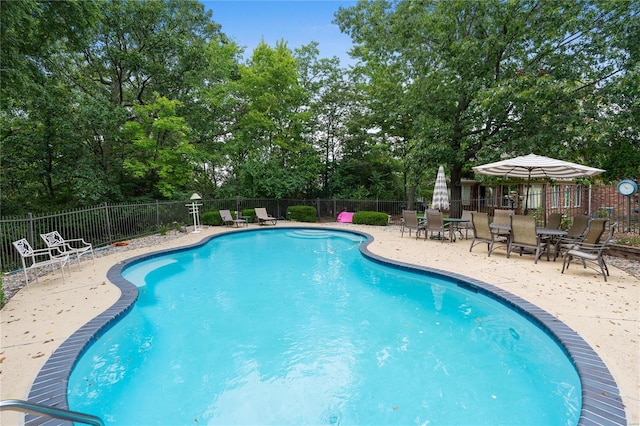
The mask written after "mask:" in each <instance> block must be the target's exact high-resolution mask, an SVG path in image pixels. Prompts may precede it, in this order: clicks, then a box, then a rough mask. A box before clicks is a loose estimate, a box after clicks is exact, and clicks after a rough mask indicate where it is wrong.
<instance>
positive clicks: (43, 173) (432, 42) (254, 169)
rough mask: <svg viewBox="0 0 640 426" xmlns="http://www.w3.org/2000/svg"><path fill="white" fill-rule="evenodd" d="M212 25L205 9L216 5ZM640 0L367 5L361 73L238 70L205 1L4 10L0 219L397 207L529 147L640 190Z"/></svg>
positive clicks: (356, 9) (345, 13) (262, 62)
mask: <svg viewBox="0 0 640 426" xmlns="http://www.w3.org/2000/svg"><path fill="white" fill-rule="evenodd" d="M213 8H214V11H215V5H214V6H213ZM639 11H640V5H639V4H638V1H637V0H618V1H610V0H558V1H554V2H539V1H534V0H511V1H502V0H486V1H481V2H470V1H465V0H449V1H446V2H444V1H435V0H401V1H382V0H366V1H360V2H358V3H357V4H355V5H354V6H353V7H349V8H343V9H340V10H339V11H338V13H337V14H336V15H335V21H336V23H337V24H338V25H339V26H340V28H341V29H342V30H343V31H344V32H346V33H348V34H349V35H351V37H352V39H353V42H354V48H353V51H352V55H353V57H354V58H355V59H356V60H357V63H356V65H355V66H353V67H351V68H349V69H345V68H343V67H342V66H341V64H340V62H339V60H338V59H337V58H321V57H320V55H319V50H318V45H317V43H315V42H310V43H309V44H308V45H306V46H302V47H300V48H298V49H296V50H295V51H291V50H290V49H289V48H288V46H287V43H286V41H285V40H282V41H280V42H278V43H276V45H275V46H268V45H266V44H265V43H262V44H261V45H259V46H258V47H257V48H256V49H255V50H254V51H253V52H251V55H250V56H249V58H248V59H247V60H243V59H242V58H241V54H242V50H241V49H240V47H239V46H237V45H236V44H235V43H234V42H232V41H230V39H229V38H228V37H227V35H226V34H224V33H223V32H222V28H221V27H220V25H219V24H217V23H216V22H215V21H214V20H213V18H212V16H214V15H213V14H212V13H211V11H207V10H205V8H204V6H203V5H202V4H201V3H199V2H197V1H196V0H163V1H155V0H142V1H127V0H115V1H112V0H98V1H95V2H86V1H77V0H69V1H64V2H59V1H35V0H22V1H4V2H0V12H1V13H0V21H1V22H0V23H1V26H0V52H1V55H2V57H1V59H2V61H1V65H0V96H1V97H0V102H1V105H0V107H1V108H0V189H1V191H0V202H1V207H2V214H4V215H6V214H14V213H15V214H17V213H22V212H27V211H32V212H35V211H43V210H50V209H55V208H58V209H59V208H73V207H76V206H83V205H87V204H96V203H99V202H104V201H110V202H114V201H124V200H133V199H135V200H139V199H153V198H156V199H179V198H184V197H185V195H188V194H189V193H190V192H192V191H197V192H198V193H200V194H202V195H203V196H205V197H222V196H244V197H274V198H286V197H291V198H295V197H316V196H325V197H330V196H336V197H345V198H406V199H407V201H409V202H412V201H413V199H414V194H415V195H417V196H420V195H423V196H424V195H425V194H428V192H429V191H430V190H431V188H432V187H433V179H434V177H435V170H436V169H437V166H438V165H440V164H444V165H445V166H446V167H447V169H448V171H449V174H450V176H451V181H452V183H453V185H452V198H453V199H460V198H461V197H460V195H461V194H460V181H461V179H462V178H464V177H471V176H472V175H471V167H472V166H473V165H476V164H479V163H484V162H488V161H493V160H496V159H498V158H499V157H500V156H501V155H504V154H506V155H519V154H527V153H529V152H536V153H541V154H545V155H550V156H555V157H558V158H563V159H567V160H572V161H577V162H584V163H586V164H589V165H592V166H596V167H601V168H605V169H607V173H606V174H605V175H604V178H605V179H610V180H615V179H619V178H622V177H632V178H636V179H638V178H639V177H640V170H639V168H638V167H639V166H638V164H640V135H639V133H638V132H639V130H638V129H639V128H640V126H639V125H638V123H639V121H640V116H639V115H638V114H639V113H638V111H640V107H639V102H640V101H639V99H640V97H639V90H640V89H639V88H640V77H639V71H640V66H639V65H638V58H639V57H640V53H639V52H640V46H639V43H640V41H639V40H640V23H639V17H638V14H639Z"/></svg>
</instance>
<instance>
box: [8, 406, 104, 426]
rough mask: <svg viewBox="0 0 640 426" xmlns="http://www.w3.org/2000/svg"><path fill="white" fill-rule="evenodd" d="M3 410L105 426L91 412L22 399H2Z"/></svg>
mask: <svg viewBox="0 0 640 426" xmlns="http://www.w3.org/2000/svg"><path fill="white" fill-rule="evenodd" d="M3 410H14V411H22V412H23V413H29V414H35V415H39V416H47V417H53V418H56V419H61V420H69V421H72V422H79V423H84V424H87V425H94V426H104V423H103V421H102V419H101V418H100V417H96V416H92V415H91V414H84V413H79V412H77V411H69V410H63V409H61V408H55V407H49V406H47V405H42V404H34V403H32V402H28V401H22V400H20V399H6V400H4V401H0V411H3Z"/></svg>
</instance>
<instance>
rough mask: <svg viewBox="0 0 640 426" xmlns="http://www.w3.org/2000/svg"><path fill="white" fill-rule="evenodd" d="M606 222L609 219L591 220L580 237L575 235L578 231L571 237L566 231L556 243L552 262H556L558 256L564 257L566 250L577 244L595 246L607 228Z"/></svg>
mask: <svg viewBox="0 0 640 426" xmlns="http://www.w3.org/2000/svg"><path fill="white" fill-rule="evenodd" d="M607 222H609V219H606V218H597V219H591V220H590V221H589V222H588V225H587V226H586V231H584V232H582V233H581V234H580V235H576V234H577V232H578V230H576V231H575V234H573V235H571V234H570V233H569V231H567V235H566V236H564V237H562V238H560V239H558V241H557V242H556V247H555V250H556V252H555V255H554V258H553V260H556V259H557V258H558V256H560V255H564V253H565V252H566V251H567V250H569V249H570V248H572V247H573V246H574V245H576V244H577V243H582V242H584V243H587V244H597V243H598V242H599V241H600V238H601V237H602V234H604V231H605V229H606V228H607ZM574 225H575V222H574ZM578 225H580V224H578ZM572 228H573V226H572Z"/></svg>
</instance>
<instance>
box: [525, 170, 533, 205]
mask: <svg viewBox="0 0 640 426" xmlns="http://www.w3.org/2000/svg"><path fill="white" fill-rule="evenodd" d="M530 182H531V169H529V177H528V178H527V195H526V196H525V198H524V214H525V216H526V215H527V213H529V187H530V186H531V185H529V183H530Z"/></svg>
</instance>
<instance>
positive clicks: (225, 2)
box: [201, 0, 356, 66]
mask: <svg viewBox="0 0 640 426" xmlns="http://www.w3.org/2000/svg"><path fill="white" fill-rule="evenodd" d="M201 2H202V3H203V4H204V6H205V8H206V9H207V10H212V11H213V20H214V21H215V22H217V23H218V24H220V25H222V32H224V33H225V34H226V35H227V36H229V37H230V38H231V39H233V40H234V41H236V42H237V43H238V44H239V45H241V46H245V47H246V49H245V57H248V56H250V55H251V53H252V52H253V49H255V48H256V46H257V45H258V44H259V43H260V41H261V40H262V39H264V41H265V42H266V43H267V44H268V45H269V46H275V44H276V42H277V41H279V40H285V41H286V42H287V45H288V47H289V48H290V49H291V50H293V49H295V48H296V47H300V46H302V45H306V44H309V43H310V42H312V41H317V42H318V43H319V46H318V49H319V50H320V56H321V57H332V56H337V57H338V58H340V62H341V64H342V65H343V66H344V65H348V64H349V63H351V61H350V59H349V55H348V53H347V51H348V50H349V49H350V48H351V46H352V44H351V38H350V37H349V36H348V35H346V34H342V33H341V32H340V29H339V28H338V26H337V25H335V24H332V23H331V21H333V14H334V13H335V12H336V11H337V10H338V8H339V7H350V6H353V5H355V4H356V1H355V0H342V1H338V0H201Z"/></svg>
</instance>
